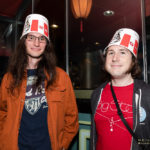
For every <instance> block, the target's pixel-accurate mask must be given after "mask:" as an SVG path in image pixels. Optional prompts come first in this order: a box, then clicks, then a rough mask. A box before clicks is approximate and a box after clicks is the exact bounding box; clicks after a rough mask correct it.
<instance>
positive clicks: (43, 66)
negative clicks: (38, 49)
mask: <svg viewBox="0 0 150 150" xmlns="http://www.w3.org/2000/svg"><path fill="white" fill-rule="evenodd" d="M25 40H26V36H24V37H23V38H22V39H20V40H19V42H18V45H17V48H16V49H15V51H14V52H13V53H12V55H11V57H10V60H9V65H8V72H9V73H11V75H12V77H13V80H12V82H11V84H10V87H9V90H10V91H11V93H13V91H14V89H15V88H16V87H19V86H20V84H21V82H22V80H23V78H25V76H26V67H27V65H28V57H27V53H26V46H25ZM45 71H46V73H47V74H48V75H50V77H48V78H47V76H46V74H45ZM45 79H46V80H47V88H48V87H49V86H50V85H52V84H53V82H54V81H55V79H56V56H55V53H54V49H53V45H52V43H51V42H49V41H48V40H47V45H46V47H45V51H44V53H43V56H42V59H41V60H40V61H39V63H38V67H37V82H36V87H38V85H40V84H41V82H42V81H43V80H45Z"/></svg>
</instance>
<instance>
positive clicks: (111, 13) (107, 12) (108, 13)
mask: <svg viewBox="0 0 150 150" xmlns="http://www.w3.org/2000/svg"><path fill="white" fill-rule="evenodd" d="M103 14H104V16H113V15H114V14H115V12H114V11H112V10H106V11H104V13H103Z"/></svg>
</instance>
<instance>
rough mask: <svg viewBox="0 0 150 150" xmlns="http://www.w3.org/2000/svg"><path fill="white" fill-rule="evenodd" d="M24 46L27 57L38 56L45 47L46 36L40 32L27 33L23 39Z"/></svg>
mask: <svg viewBox="0 0 150 150" xmlns="http://www.w3.org/2000/svg"><path fill="white" fill-rule="evenodd" d="M25 46H26V52H27V54H28V57H30V58H40V57H41V56H42V54H43V53H44V50H45V47H46V38H45V37H44V36H43V35H42V34H40V33H36V32H32V33H29V34H28V35H27V38H26V40H25Z"/></svg>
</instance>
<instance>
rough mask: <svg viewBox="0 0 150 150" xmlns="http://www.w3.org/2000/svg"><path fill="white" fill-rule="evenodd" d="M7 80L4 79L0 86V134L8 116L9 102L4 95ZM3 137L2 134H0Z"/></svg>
mask: <svg viewBox="0 0 150 150" xmlns="http://www.w3.org/2000/svg"><path fill="white" fill-rule="evenodd" d="M5 78H6V77H4V78H3V80H2V83H1V86H0V132H2V129H3V125H4V122H5V119H6V116H7V101H6V99H5V98H4V96H3V95H4V93H5V90H7V89H6V85H5ZM0 135H1V133H0Z"/></svg>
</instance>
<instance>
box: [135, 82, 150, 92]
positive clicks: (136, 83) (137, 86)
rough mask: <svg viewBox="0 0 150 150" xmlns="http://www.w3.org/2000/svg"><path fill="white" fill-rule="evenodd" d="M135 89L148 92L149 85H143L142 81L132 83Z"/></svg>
mask: <svg viewBox="0 0 150 150" xmlns="http://www.w3.org/2000/svg"><path fill="white" fill-rule="evenodd" d="M134 85H135V88H138V89H144V90H150V84H147V83H145V82H144V81H143V80H135V81H134Z"/></svg>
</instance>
